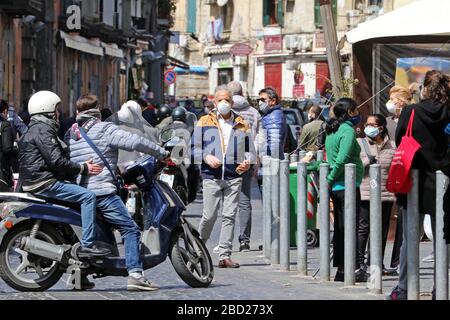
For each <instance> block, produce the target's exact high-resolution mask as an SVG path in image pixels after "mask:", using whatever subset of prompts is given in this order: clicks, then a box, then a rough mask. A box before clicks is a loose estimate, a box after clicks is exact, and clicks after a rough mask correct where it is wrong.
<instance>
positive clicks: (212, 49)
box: [203, 44, 233, 55]
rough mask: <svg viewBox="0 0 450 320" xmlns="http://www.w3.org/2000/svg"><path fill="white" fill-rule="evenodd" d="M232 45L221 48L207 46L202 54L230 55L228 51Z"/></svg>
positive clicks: (218, 46)
mask: <svg viewBox="0 0 450 320" xmlns="http://www.w3.org/2000/svg"><path fill="white" fill-rule="evenodd" d="M232 46H233V45H232V44H226V45H223V46H220V45H215V46H208V47H206V48H205V50H204V52H203V54H205V55H207V54H226V53H230V49H231V47H232Z"/></svg>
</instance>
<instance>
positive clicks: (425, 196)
mask: <svg viewBox="0 0 450 320" xmlns="http://www.w3.org/2000/svg"><path fill="white" fill-rule="evenodd" d="M412 110H415V116H414V123H413V127H412V136H413V137H414V138H415V139H416V140H417V142H418V143H419V144H420V145H421V148H420V149H419V150H418V151H417V153H416V154H415V157H414V160H413V163H412V168H413V169H418V170H419V208H420V209H419V212H420V213H423V214H435V212H436V201H434V200H431V201H430V199H436V171H438V170H442V171H443V172H444V174H446V175H447V176H450V152H449V147H448V146H449V140H448V137H447V136H446V135H445V132H444V131H445V127H446V126H447V124H448V123H449V122H450V107H449V106H446V105H442V104H439V103H435V102H433V101H431V100H424V101H422V102H420V103H418V104H413V105H410V106H407V107H405V108H404V109H403V111H402V113H401V114H400V118H399V120H398V124H397V130H396V134H395V140H396V144H397V145H400V143H401V140H402V137H403V136H404V135H405V134H406V129H407V127H408V122H409V118H410V117H411V113H412ZM397 200H398V203H399V204H401V205H403V206H406V196H404V195H397Z"/></svg>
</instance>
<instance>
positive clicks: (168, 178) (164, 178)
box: [159, 173, 175, 187]
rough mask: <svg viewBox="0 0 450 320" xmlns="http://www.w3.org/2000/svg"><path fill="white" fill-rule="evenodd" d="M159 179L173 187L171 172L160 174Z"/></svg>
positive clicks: (173, 178) (173, 177)
mask: <svg viewBox="0 0 450 320" xmlns="http://www.w3.org/2000/svg"><path fill="white" fill-rule="evenodd" d="M159 180H161V181H164V182H165V183H167V184H168V185H169V186H170V187H173V181H174V180H175V176H174V175H173V174H164V173H163V174H161V176H160V177H159Z"/></svg>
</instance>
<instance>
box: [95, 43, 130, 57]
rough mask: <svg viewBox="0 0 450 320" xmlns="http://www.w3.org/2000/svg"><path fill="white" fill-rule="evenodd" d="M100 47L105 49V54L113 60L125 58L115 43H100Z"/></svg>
mask: <svg viewBox="0 0 450 320" xmlns="http://www.w3.org/2000/svg"><path fill="white" fill-rule="evenodd" d="M101 45H102V47H103V48H105V54H106V55H108V56H111V57H115V58H121V59H123V58H124V57H125V55H124V53H123V50H122V49H119V46H118V45H117V44H116V43H104V42H102V43H101Z"/></svg>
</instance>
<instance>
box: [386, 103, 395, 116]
mask: <svg viewBox="0 0 450 320" xmlns="http://www.w3.org/2000/svg"><path fill="white" fill-rule="evenodd" d="M386 108H387V110H388V111H389V113H392V114H394V113H395V109H397V106H396V105H395V104H394V103H393V102H392V101H391V100H389V101H388V102H387V103H386Z"/></svg>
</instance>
